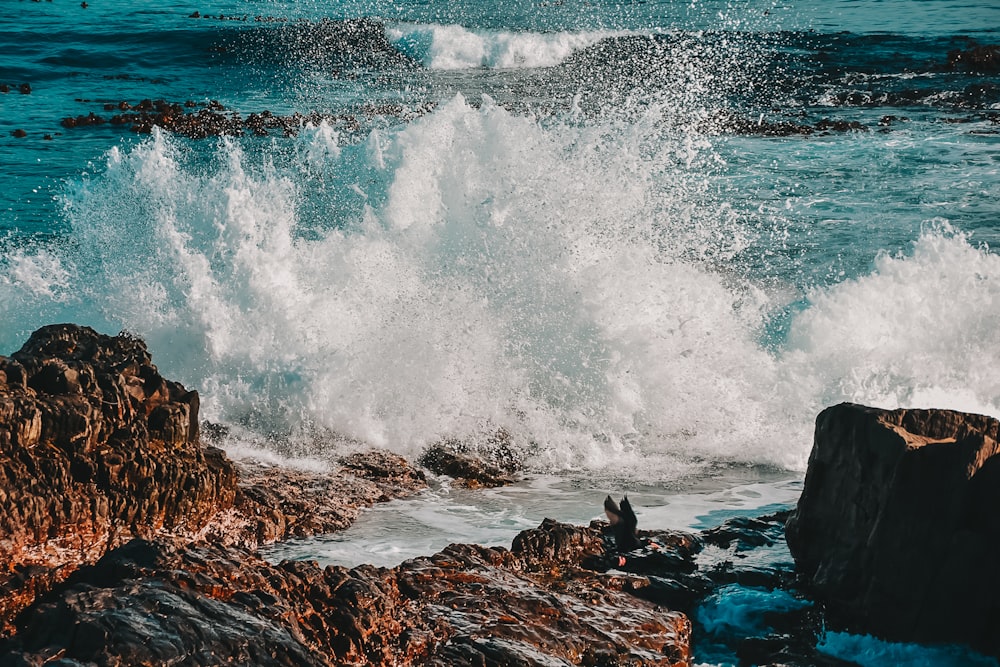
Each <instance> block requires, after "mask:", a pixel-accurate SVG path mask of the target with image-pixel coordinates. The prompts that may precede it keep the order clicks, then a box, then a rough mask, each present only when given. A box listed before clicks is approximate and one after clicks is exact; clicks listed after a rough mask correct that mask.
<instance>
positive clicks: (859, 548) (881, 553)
mask: <svg viewBox="0 0 1000 667" xmlns="http://www.w3.org/2000/svg"><path fill="white" fill-rule="evenodd" d="M998 432H1000V422H998V421H997V420H996V419H993V418H991V417H984V416H981V415H970V414H964V413H960V412H953V411H948V410H892V411H888V410H879V409H875V408H867V407H863V406H859V405H853V404H848V403H844V404H841V405H838V406H835V407H832V408H828V409H826V410H824V411H823V412H822V413H821V414H820V415H819V417H818V418H817V420H816V436H815V443H814V445H813V451H812V454H811V456H810V459H809V468H808V472H807V474H806V480H805V487H804V489H803V492H802V496H801V498H800V500H799V503H798V507H797V509H796V511H795V513H794V514H793V515H792V517H791V518H790V519H789V522H788V525H787V539H788V546H789V548H790V549H791V551H792V554H793V555H794V557H795V562H796V567H797V569H798V570H799V571H800V572H801V573H802V574H803V575H804V576H805V577H806V578H807V579H808V581H809V583H810V585H811V587H812V588H813V589H814V591H815V593H816V595H817V596H818V597H819V598H820V599H822V600H824V601H825V602H826V603H827V604H828V605H829V607H830V608H831V609H832V610H834V611H837V612H839V613H841V614H843V615H844V617H845V619H846V621H847V622H848V623H849V624H851V625H852V626H853V627H856V628H858V629H860V630H862V631H864V632H872V633H876V634H880V635H883V636H886V637H889V638H891V639H898V640H911V641H912V640H919V641H923V642H927V641H960V642H965V643H970V644H972V645H973V646H975V647H977V648H979V649H981V650H984V651H987V652H989V653H992V654H994V655H997V654H1000V574H998V572H997V569H996V567H995V565H994V560H995V556H996V554H997V553H998V552H1000V551H998V550H1000V513H998V512H997V507H1000V457H998V456H997V453H998V452H1000V445H998Z"/></svg>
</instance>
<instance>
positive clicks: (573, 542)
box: [0, 521, 690, 665]
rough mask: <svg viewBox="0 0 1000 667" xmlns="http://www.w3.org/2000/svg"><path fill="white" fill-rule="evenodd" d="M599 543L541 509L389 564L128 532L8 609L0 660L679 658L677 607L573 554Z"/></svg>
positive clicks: (541, 661)
mask: <svg viewBox="0 0 1000 667" xmlns="http://www.w3.org/2000/svg"><path fill="white" fill-rule="evenodd" d="M602 550H603V541H602V537H601V532H600V531H599V530H597V529H595V528H580V527H574V526H567V525H564V524H559V523H557V522H554V521H546V522H545V523H543V524H542V525H541V526H540V527H539V528H537V529H534V530H530V531H526V532H525V533H522V535H521V536H520V537H519V539H518V540H517V541H515V543H514V545H513V547H512V548H511V549H510V550H507V549H502V548H486V547H479V546H470V545H452V546H450V547H448V548H446V549H445V550H443V551H441V552H440V553H438V554H435V555H434V556H430V557H426V558H417V559H413V560H410V561H407V562H405V563H403V564H402V565H400V566H399V567H397V568H394V569H383V568H376V567H372V566H367V565H365V566H360V567H356V568H352V569H346V568H343V567H334V566H331V567H327V568H325V569H321V568H319V567H318V566H317V565H316V564H315V563H313V562H301V561H285V562H283V563H281V564H279V565H273V564H270V563H267V562H265V561H262V560H260V559H258V558H257V557H256V556H255V555H254V554H253V553H251V552H250V551H246V550H242V549H240V548H237V547H229V548H224V547H221V546H219V545H209V544H197V545H181V544H178V543H176V542H170V541H166V540H159V541H156V542H151V541H147V540H135V541H133V542H130V543H129V544H127V545H125V546H123V547H121V548H119V549H117V550H115V551H112V552H110V553H109V554H107V555H106V556H105V557H104V558H102V559H101V560H100V561H99V562H97V563H96V564H95V565H94V566H90V567H86V568H82V569H80V570H78V571H77V572H76V573H74V574H73V575H72V576H71V577H70V578H69V579H68V580H67V581H66V582H65V583H64V584H62V585H61V586H59V587H58V588H57V590H55V591H53V592H52V593H51V594H50V595H48V596H47V597H46V598H44V599H43V600H42V601H40V602H39V603H37V604H35V605H34V606H33V607H31V608H30V609H29V610H27V611H26V612H25V613H23V614H22V615H21V616H20V617H19V618H18V622H17V630H18V632H17V634H16V635H14V636H13V637H12V638H9V639H8V640H6V641H5V642H4V643H3V644H0V652H2V653H3V654H4V655H6V658H4V659H0V664H41V663H42V662H43V661H45V660H49V659H53V658H59V659H61V660H62V661H63V662H62V663H61V664H64V665H73V664H100V665H125V664H129V665H152V664H166V663H172V662H181V663H184V664H205V665H208V664H213V665H214V664H231V663H233V662H236V663H241V664H255V665H334V664H357V665H387V664H397V665H409V664H422V665H454V664H479V665H554V664H583V665H600V664H605V665H611V664H629V665H686V664H689V661H690V652H689V634H690V623H689V621H688V619H687V617H686V616H685V615H684V614H681V613H677V612H672V611H668V610H666V609H663V608H661V607H659V606H657V605H656V604H654V603H650V602H647V601H644V600H641V599H638V598H636V597H635V596H634V595H632V594H631V593H630V592H629V590H630V588H631V586H632V584H631V583H630V582H631V579H632V578H631V577H629V576H627V575H621V574H614V575H610V574H601V573H597V572H593V571H588V570H585V569H583V568H581V567H580V562H581V560H582V558H583V557H584V556H585V555H588V554H599V553H600V552H601V551H602Z"/></svg>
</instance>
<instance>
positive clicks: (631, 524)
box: [604, 496, 639, 553]
mask: <svg viewBox="0 0 1000 667" xmlns="http://www.w3.org/2000/svg"><path fill="white" fill-rule="evenodd" d="M604 513H605V514H606V515H607V516H608V522H610V523H611V530H612V532H613V533H614V536H615V547H616V548H617V549H618V551H619V553H621V552H624V551H632V550H633V549H636V548H638V547H639V540H638V539H637V538H636V527H637V526H638V525H639V520H638V519H637V518H636V516H635V512H634V511H633V510H632V503H630V502H629V501H628V496H623V497H622V501H621V504H620V505H619V504H618V503H616V502H615V501H614V500H613V499H612V498H611V496H608V497H607V498H605V499H604Z"/></svg>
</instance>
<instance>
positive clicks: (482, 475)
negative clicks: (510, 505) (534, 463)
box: [420, 429, 522, 488]
mask: <svg viewBox="0 0 1000 667" xmlns="http://www.w3.org/2000/svg"><path fill="white" fill-rule="evenodd" d="M420 464H421V465H423V466H424V467H425V468H427V469H428V470H430V471H431V472H433V473H434V474H437V475H447V476H448V477H454V478H455V479H456V481H458V483H459V484H460V485H462V486H466V487H469V488H483V487H485V488H493V487H497V486H505V485H507V484H512V483H513V482H514V474H515V473H516V472H517V471H518V470H519V469H520V468H521V465H522V460H521V455H520V453H519V452H518V450H517V448H516V447H515V446H514V444H513V443H512V441H511V437H510V435H509V434H508V433H507V431H506V430H504V429H499V430H497V431H496V433H493V434H491V435H490V436H489V437H488V438H486V439H485V441H484V442H482V443H481V444H479V445H478V446H473V445H470V443H465V442H461V441H458V440H446V441H444V442H439V443H435V444H433V445H431V446H430V447H428V448H427V450H426V451H425V452H424V453H423V455H421V457H420Z"/></svg>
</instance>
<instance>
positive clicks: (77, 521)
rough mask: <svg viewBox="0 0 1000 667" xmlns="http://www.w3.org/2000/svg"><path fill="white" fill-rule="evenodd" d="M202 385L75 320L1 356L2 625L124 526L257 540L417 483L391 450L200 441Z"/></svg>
mask: <svg viewBox="0 0 1000 667" xmlns="http://www.w3.org/2000/svg"><path fill="white" fill-rule="evenodd" d="M198 409H199V399H198V393H197V392H195V391H188V390H186V389H185V388H184V387H183V386H181V385H180V384H179V383H177V382H172V381H169V380H166V379H164V378H163V377H162V376H161V375H160V373H159V371H158V370H157V368H156V366H155V365H153V363H152V359H151V357H150V354H149V352H148V350H147V349H146V346H145V344H144V343H143V342H142V341H141V340H139V339H138V338H135V337H133V336H130V335H128V334H124V333H123V334H119V335H118V336H113V337H112V336H105V335H102V334H99V333H97V332H96V331H94V330H93V329H90V328H88V327H81V326H76V325H72V324H61V325H52V326H47V327H44V328H42V329H39V330H38V331H36V332H35V333H34V334H32V336H31V338H30V339H29V340H28V342H27V343H25V344H24V346H23V347H22V348H21V349H20V350H19V351H17V352H15V353H14V354H12V355H11V356H10V357H3V356H0V634H2V633H3V632H4V631H6V630H9V629H10V623H11V622H12V619H13V618H14V616H15V615H16V614H17V613H18V611H19V610H21V609H23V608H25V607H26V606H28V605H30V604H32V602H33V601H34V600H35V598H36V597H38V596H39V595H43V594H44V593H45V592H46V591H48V590H50V589H51V588H52V587H53V586H55V585H57V584H58V583H59V582H60V581H62V580H64V579H65V578H66V577H67V576H69V575H70V573H72V572H73V571H74V570H75V569H76V568H78V567H80V566H81V565H85V564H88V563H93V562H95V561H96V560H97V559H98V558H100V557H101V556H103V555H104V554H105V553H106V552H108V551H109V550H112V549H114V548H116V547H118V546H120V545H122V544H125V543H126V542H128V541H130V540H132V539H134V538H144V539H157V538H171V537H176V538H180V539H182V540H184V541H196V540H206V539H210V540H212V541H213V542H215V543H217V544H222V545H242V546H244V547H249V548H255V547H256V546H258V545H259V544H261V543H264V542H270V541H274V540H278V539H283V538H285V537H290V536H302V535H310V534H315V533H317V532H330V531H333V530H339V529H342V528H344V527H346V526H347V525H349V524H350V523H351V522H352V521H353V520H354V518H355V517H356V516H357V514H358V512H359V511H360V508H362V507H365V506H368V505H371V504H374V503H376V502H380V501H383V500H386V499H388V498H391V497H396V496H400V495H406V494H408V493H412V492H413V491H415V490H417V489H421V488H424V487H425V486H426V483H425V481H424V479H423V474H422V473H421V472H420V471H419V470H417V469H415V468H414V467H413V466H411V465H410V464H409V463H407V462H406V461H405V460H404V459H402V458H401V457H399V456H396V455H394V454H390V453H387V452H369V453H366V454H357V455H353V456H350V457H348V458H346V459H344V460H343V461H341V464H340V466H339V467H338V468H335V469H333V470H331V471H309V472H307V471H300V470H289V469H286V468H278V467H274V466H270V467H265V466H262V465H255V464H252V463H249V462H241V463H240V465H239V466H238V467H237V466H234V464H233V463H232V462H231V461H230V460H229V459H227V458H226V456H225V454H224V453H223V451H222V450H221V449H218V448H215V447H206V446H204V445H203V444H202V443H201V442H200V438H199V430H200V426H199V420H198Z"/></svg>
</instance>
